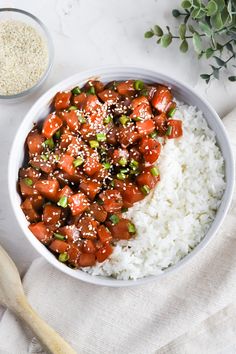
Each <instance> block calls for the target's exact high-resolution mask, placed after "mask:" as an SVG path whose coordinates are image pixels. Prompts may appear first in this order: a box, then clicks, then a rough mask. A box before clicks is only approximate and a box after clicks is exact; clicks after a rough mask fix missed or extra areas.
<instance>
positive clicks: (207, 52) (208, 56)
mask: <svg viewBox="0 0 236 354" xmlns="http://www.w3.org/2000/svg"><path fill="white" fill-rule="evenodd" d="M213 54H214V50H213V49H212V48H207V50H206V52H205V55H206V58H207V59H209V58H210V57H211V56H212V55H213Z"/></svg>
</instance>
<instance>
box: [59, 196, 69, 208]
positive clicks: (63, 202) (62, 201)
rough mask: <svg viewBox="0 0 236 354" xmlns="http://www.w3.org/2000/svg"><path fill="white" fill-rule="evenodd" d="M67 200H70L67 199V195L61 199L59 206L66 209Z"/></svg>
mask: <svg viewBox="0 0 236 354" xmlns="http://www.w3.org/2000/svg"><path fill="white" fill-rule="evenodd" d="M67 200H68V198H67V197H66V196H65V195H63V196H62V197H61V198H60V199H59V201H58V203H57V205H59V206H60V207H62V208H66V207H67V205H68V203H67Z"/></svg>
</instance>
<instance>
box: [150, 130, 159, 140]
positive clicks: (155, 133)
mask: <svg viewBox="0 0 236 354" xmlns="http://www.w3.org/2000/svg"><path fill="white" fill-rule="evenodd" d="M149 136H150V138H152V139H155V138H156V137H157V136H158V133H157V131H156V130H154V132H152V133H151V134H149Z"/></svg>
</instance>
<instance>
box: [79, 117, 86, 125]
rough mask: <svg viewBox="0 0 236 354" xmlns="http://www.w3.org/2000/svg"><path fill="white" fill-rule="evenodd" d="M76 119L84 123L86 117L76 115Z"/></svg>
mask: <svg viewBox="0 0 236 354" xmlns="http://www.w3.org/2000/svg"><path fill="white" fill-rule="evenodd" d="M78 121H79V122H80V123H81V124H83V123H86V119H85V117H83V116H78Z"/></svg>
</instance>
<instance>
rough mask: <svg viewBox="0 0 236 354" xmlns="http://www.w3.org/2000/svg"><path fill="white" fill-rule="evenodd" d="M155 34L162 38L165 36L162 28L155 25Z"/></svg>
mask: <svg viewBox="0 0 236 354" xmlns="http://www.w3.org/2000/svg"><path fill="white" fill-rule="evenodd" d="M154 33H155V34H156V35H157V36H158V37H161V36H162V35H163V31H162V29H161V27H160V26H158V25H155V26H154Z"/></svg>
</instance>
